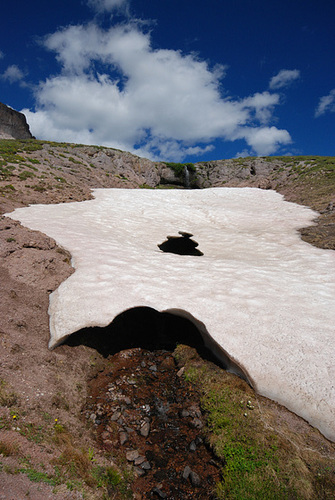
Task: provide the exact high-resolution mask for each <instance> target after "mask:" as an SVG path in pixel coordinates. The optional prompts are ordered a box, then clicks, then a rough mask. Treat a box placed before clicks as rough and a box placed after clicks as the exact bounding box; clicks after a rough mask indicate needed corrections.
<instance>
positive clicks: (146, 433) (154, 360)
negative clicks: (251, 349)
mask: <svg viewBox="0 0 335 500" xmlns="http://www.w3.org/2000/svg"><path fill="white" fill-rule="evenodd" d="M90 396H91V397H92V399H90V400H89V401H90V403H89V404H88V406H87V408H86V411H85V413H86V418H87V419H91V420H93V421H94V425H95V427H96V431H97V439H98V442H99V444H100V445H101V446H102V448H104V449H105V450H106V451H109V452H113V453H115V450H116V449H118V448H119V452H121V453H123V454H124V456H125V458H126V459H127V460H128V462H129V463H131V464H132V466H133V473H134V476H135V478H136V479H135V480H134V482H133V483H132V490H133V492H134V493H136V492H137V494H138V496H137V498H143V499H144V498H153V497H154V498H156V497H157V498H169V499H174V498H175V499H179V498H183V499H185V500H186V499H191V498H199V499H204V500H205V499H206V500H207V499H210V498H212V495H211V489H212V488H213V487H214V485H215V483H216V482H217V481H219V480H220V463H219V462H218V461H217V460H216V459H215V457H214V455H213V454H212V453H211V452H210V450H209V449H208V448H207V446H206V445H205V437H204V436H203V434H202V429H203V426H204V418H203V415H202V413H201V409H200V406H199V396H198V394H197V393H196V391H195V390H194V389H193V388H192V386H191V385H190V384H189V383H187V382H186V381H185V380H184V379H183V377H182V374H181V373H179V372H178V368H177V367H176V364H175V361H174V358H173V356H172V354H171V353H169V352H167V351H155V352H151V351H147V350H143V349H140V348H135V349H131V350H127V351H122V352H120V353H118V354H115V355H114V356H111V357H109V359H108V366H107V367H106V369H105V370H104V371H103V372H102V373H100V374H99V375H98V376H97V377H96V378H94V379H93V380H92V381H91V382H90ZM138 492H141V496H139V493H138Z"/></svg>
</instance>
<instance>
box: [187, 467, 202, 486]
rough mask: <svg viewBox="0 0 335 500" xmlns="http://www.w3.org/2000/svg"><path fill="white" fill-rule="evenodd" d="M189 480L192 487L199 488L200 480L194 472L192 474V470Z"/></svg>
mask: <svg viewBox="0 0 335 500" xmlns="http://www.w3.org/2000/svg"><path fill="white" fill-rule="evenodd" d="M189 478H190V480H191V483H192V486H200V484H201V479H200V477H199V476H198V474H197V473H196V472H194V471H193V470H191V472H190V475H189Z"/></svg>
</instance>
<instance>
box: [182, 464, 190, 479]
mask: <svg viewBox="0 0 335 500" xmlns="http://www.w3.org/2000/svg"><path fill="white" fill-rule="evenodd" d="M190 473H191V468H190V467H189V466H188V465H186V467H185V469H184V471H183V479H188V476H189V475H190Z"/></svg>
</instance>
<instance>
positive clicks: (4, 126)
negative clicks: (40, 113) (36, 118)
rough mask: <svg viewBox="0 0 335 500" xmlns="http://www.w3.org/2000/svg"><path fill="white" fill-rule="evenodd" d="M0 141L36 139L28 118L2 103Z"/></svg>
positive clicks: (0, 105) (0, 106)
mask: <svg viewBox="0 0 335 500" xmlns="http://www.w3.org/2000/svg"><path fill="white" fill-rule="evenodd" d="M0 139H34V137H33V136H32V134H31V133H30V130H29V125H28V123H27V120H26V117H25V115H24V114H23V113H19V112H18V111H15V110H14V109H12V108H9V107H8V106H6V105H5V104H3V103H2V102H0Z"/></svg>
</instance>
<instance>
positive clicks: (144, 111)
mask: <svg viewBox="0 0 335 500" xmlns="http://www.w3.org/2000/svg"><path fill="white" fill-rule="evenodd" d="M95 3H97V2H95ZM104 4H106V5H107V0H105V1H104ZM108 4H110V5H112V4H115V1H113V2H108ZM44 45H45V47H46V48H47V49H48V50H50V51H52V52H54V53H55V55H56V58H57V60H58V62H59V64H60V67H61V71H60V73H59V74H58V75H54V76H50V77H49V78H48V79H46V80H45V81H43V82H41V83H40V84H39V85H38V87H37V88H36V94H35V97H36V109H35V111H29V110H23V112H24V113H25V114H26V116H27V119H28V122H29V123H30V126H31V129H32V132H33V134H34V135H35V136H36V137H39V138H41V139H44V138H45V139H47V138H50V137H52V138H53V139H55V140H68V141H73V142H81V143H91V144H103V145H106V146H111V147H117V148H119V149H126V150H129V151H132V152H135V153H137V154H140V155H143V156H147V157H149V158H154V159H166V160H169V159H171V160H181V159H182V158H183V157H185V156H186V155H191V154H194V155H200V154H202V153H204V152H207V151H210V150H212V149H213V146H212V144H211V143H212V142H213V141H214V140H215V139H217V138H221V139H223V140H229V141H232V140H236V139H241V138H242V139H244V140H245V141H246V142H247V144H248V145H249V146H251V147H253V148H254V150H255V151H256V153H257V154H262V155H265V154H270V153H271V152H274V151H276V150H277V148H278V147H280V145H281V144H287V143H288V142H289V141H290V136H289V133H288V132H287V131H286V130H278V129H277V128H276V127H269V126H267V125H269V122H270V120H271V118H272V115H273V110H274V107H275V106H276V105H278V104H279V95H278V94H275V93H270V92H259V93H256V94H254V95H252V96H249V97H246V98H244V99H232V98H229V97H222V94H221V90H220V86H221V80H222V78H223V76H224V73H225V70H226V67H224V66H215V67H214V68H211V67H209V65H208V63H207V62H205V61H203V60H201V59H199V58H198V57H197V56H196V55H194V54H183V53H182V52H180V51H176V50H168V49H154V48H152V45H151V38H150V34H149V33H147V32H145V30H144V29H143V24H142V23H137V22H136V21H134V20H133V21H129V22H128V23H123V24H118V25H115V26H111V27H110V28H109V29H102V28H100V27H99V26H98V25H97V24H96V22H91V23H90V24H87V25H78V26H69V27H66V28H64V29H61V30H59V31H57V32H56V33H53V34H51V35H49V36H47V37H46V38H45V40H44Z"/></svg>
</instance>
